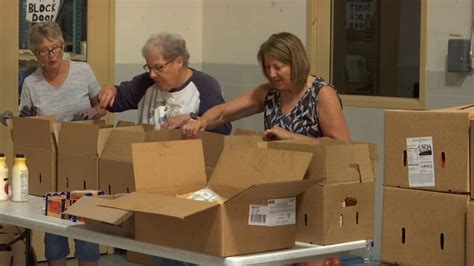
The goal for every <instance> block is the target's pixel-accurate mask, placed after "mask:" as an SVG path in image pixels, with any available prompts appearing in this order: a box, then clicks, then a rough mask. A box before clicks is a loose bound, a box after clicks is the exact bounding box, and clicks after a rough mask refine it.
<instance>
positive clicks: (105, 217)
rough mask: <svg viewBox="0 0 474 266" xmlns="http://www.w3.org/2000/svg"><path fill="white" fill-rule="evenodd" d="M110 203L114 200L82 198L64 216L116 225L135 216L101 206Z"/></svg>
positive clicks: (128, 212) (127, 212)
mask: <svg viewBox="0 0 474 266" xmlns="http://www.w3.org/2000/svg"><path fill="white" fill-rule="evenodd" d="M110 201H112V200H111V199H102V198H98V197H81V198H80V199H79V200H78V201H76V202H75V203H74V204H73V205H71V206H70V207H68V209H67V210H66V211H65V212H64V214H69V215H74V216H79V217H84V218H86V219H91V220H95V221H99V222H104V223H108V224H114V225H119V224H121V223H122V222H124V221H125V220H127V219H128V218H129V217H130V216H132V215H133V213H132V212H130V211H125V210H120V209H115V208H108V207H102V206H100V205H102V204H103V203H107V202H110Z"/></svg>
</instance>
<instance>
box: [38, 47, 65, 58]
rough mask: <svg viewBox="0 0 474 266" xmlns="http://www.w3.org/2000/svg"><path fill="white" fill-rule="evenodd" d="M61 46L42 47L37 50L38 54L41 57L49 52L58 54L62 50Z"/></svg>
mask: <svg viewBox="0 0 474 266" xmlns="http://www.w3.org/2000/svg"><path fill="white" fill-rule="evenodd" d="M62 50H63V47H62V46H53V47H51V48H44V49H41V50H39V51H38V55H39V56H41V57H45V56H48V55H49V54H59V53H60V52H62Z"/></svg>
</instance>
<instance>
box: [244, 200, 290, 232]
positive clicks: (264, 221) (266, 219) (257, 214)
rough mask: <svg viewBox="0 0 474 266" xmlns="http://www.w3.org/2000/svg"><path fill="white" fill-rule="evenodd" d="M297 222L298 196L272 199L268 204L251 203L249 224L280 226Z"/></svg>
mask: <svg viewBox="0 0 474 266" xmlns="http://www.w3.org/2000/svg"><path fill="white" fill-rule="evenodd" d="M295 223H296V198H294V197H293V198H284V199H270V200H268V201H267V205H250V207H249V225H262V226H279V225H287V224H295Z"/></svg>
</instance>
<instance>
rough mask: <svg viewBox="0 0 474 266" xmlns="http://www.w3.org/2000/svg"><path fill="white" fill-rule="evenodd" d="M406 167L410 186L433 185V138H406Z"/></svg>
mask: <svg viewBox="0 0 474 266" xmlns="http://www.w3.org/2000/svg"><path fill="white" fill-rule="evenodd" d="M407 167H408V181H409V186H410V187H434V186H435V176H434V160H433V138H432V137H418V138H407Z"/></svg>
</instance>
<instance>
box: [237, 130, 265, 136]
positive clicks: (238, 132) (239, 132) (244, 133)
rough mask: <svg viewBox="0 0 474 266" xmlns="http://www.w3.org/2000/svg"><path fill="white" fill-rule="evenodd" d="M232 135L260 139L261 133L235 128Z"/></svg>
mask: <svg viewBox="0 0 474 266" xmlns="http://www.w3.org/2000/svg"><path fill="white" fill-rule="evenodd" d="M234 135H258V136H260V137H262V132H258V131H255V130H251V129H245V128H236V129H235V130H234Z"/></svg>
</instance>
